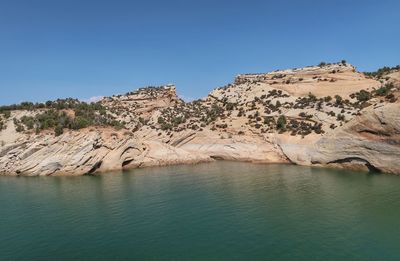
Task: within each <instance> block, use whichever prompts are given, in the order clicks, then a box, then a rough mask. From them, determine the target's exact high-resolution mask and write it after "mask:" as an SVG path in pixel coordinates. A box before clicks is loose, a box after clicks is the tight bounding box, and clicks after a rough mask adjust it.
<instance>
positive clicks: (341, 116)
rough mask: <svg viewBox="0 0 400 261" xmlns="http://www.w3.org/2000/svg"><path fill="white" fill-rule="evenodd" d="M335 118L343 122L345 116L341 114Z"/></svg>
mask: <svg viewBox="0 0 400 261" xmlns="http://www.w3.org/2000/svg"><path fill="white" fill-rule="evenodd" d="M336 118H337V120H338V121H344V120H345V116H344V115H343V114H338V115H337V117H336Z"/></svg>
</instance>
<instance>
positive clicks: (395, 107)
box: [281, 103, 400, 174]
mask: <svg viewBox="0 0 400 261" xmlns="http://www.w3.org/2000/svg"><path fill="white" fill-rule="evenodd" d="M281 146H282V149H283V152H284V153H285V155H287V156H288V157H289V159H290V160H291V161H292V162H294V163H296V164H300V165H323V166H331V167H340V168H350V169H362V170H374V171H381V172H386V173H394V174H400V104H399V103H393V104H385V105H381V106H377V107H376V108H368V109H367V110H365V111H364V112H363V114H362V115H361V116H358V117H356V118H354V119H353V120H352V121H350V122H348V123H347V124H345V125H344V126H343V127H342V128H338V129H337V130H335V131H333V132H332V133H330V135H326V136H324V137H322V138H320V139H319V140H317V141H315V142H314V143H310V144H286V143H284V142H283V144H282V145H281Z"/></svg>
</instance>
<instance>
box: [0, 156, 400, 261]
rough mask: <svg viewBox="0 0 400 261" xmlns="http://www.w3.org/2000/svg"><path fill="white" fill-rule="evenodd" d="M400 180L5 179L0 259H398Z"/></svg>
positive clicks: (283, 170)
mask: <svg viewBox="0 0 400 261" xmlns="http://www.w3.org/2000/svg"><path fill="white" fill-rule="evenodd" d="M399 245H400V177H396V176H390V175H371V174H367V173H360V172H349V171H337V170H324V169H315V168H314V169H313V168H308V167H299V166H291V165H252V164H247V163H233V162H217V163H210V164H201V165H194V166H176V167H164V168H149V169H140V170H133V171H130V172H116V173H109V174H104V175H101V176H84V177H36V178H24V177H20V178H16V177H0V260H266V259H270V260H396V259H397V260H399V259H400V247H399Z"/></svg>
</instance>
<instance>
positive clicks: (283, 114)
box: [0, 62, 400, 176]
mask: <svg viewBox="0 0 400 261" xmlns="http://www.w3.org/2000/svg"><path fill="white" fill-rule="evenodd" d="M381 77H383V76H381ZM399 79H400V78H399V71H398V70H397V69H396V71H393V70H392V71H389V73H387V74H386V75H384V77H383V78H380V79H375V78H373V77H372V76H368V77H367V76H365V75H364V74H362V73H359V72H357V71H356V70H355V68H354V67H353V66H351V65H349V64H347V63H343V62H342V63H337V64H330V65H324V66H312V67H306V68H301V69H291V70H283V71H275V72H271V73H265V74H251V75H239V76H238V77H237V78H236V80H235V83H234V84H230V85H227V86H225V87H221V88H217V89H215V90H214V91H212V92H211V93H210V94H209V95H208V96H207V97H205V98H204V99H202V100H198V101H194V102H191V103H185V102H184V101H182V100H181V99H179V98H178V96H177V94H176V89H175V86H173V85H168V86H161V87H157V88H155V87H148V88H143V89H139V90H137V91H135V92H131V93H127V94H125V95H116V96H112V97H105V98H103V100H101V102H100V103H101V105H102V106H103V108H104V111H102V113H103V114H104V115H105V116H104V117H111V118H113V119H115V120H116V121H119V122H121V123H122V122H123V123H124V124H123V125H124V126H125V127H124V128H123V129H120V130H117V129H113V128H112V127H105V126H102V127H99V126H92V127H89V128H84V129H80V130H64V133H63V134H62V135H60V136H58V137H55V134H54V130H51V129H46V130H44V131H41V132H39V133H38V134H36V133H35V131H34V129H32V128H31V129H29V130H27V131H22V132H17V131H16V124H19V125H21V124H23V122H24V120H23V117H24V116H27V115H28V116H29V115H35V114H37V113H38V111H35V110H19V111H12V112H11V114H10V115H9V116H8V117H5V116H4V117H3V116H2V114H1V113H0V119H1V120H2V122H4V124H3V126H5V129H3V130H0V141H1V145H2V146H0V174H4V175H25V176H39V175H44V176H49V175H85V174H94V173H101V172H107V171H112V170H121V169H130V168H140V167H148V166H162V165H170V164H191V163H198V162H206V161H213V160H235V161H248V162H257V163H294V164H299V165H308V166H324V167H335V168H350V169H362V170H373V171H380V172H385V173H394V174H400V160H399V159H400V113H399V111H400V103H399V100H400V85H399V82H400V80H399ZM378 80H380V81H382V83H381V82H380V81H378ZM378 88H380V89H379V90H378ZM40 110H41V111H46V108H41V109H40ZM14 123H15V124H14ZM32 124H34V123H32Z"/></svg>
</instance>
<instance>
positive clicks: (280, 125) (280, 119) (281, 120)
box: [276, 115, 286, 130]
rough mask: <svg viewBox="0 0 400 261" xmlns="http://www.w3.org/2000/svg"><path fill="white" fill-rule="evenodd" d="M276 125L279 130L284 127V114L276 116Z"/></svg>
mask: <svg viewBox="0 0 400 261" xmlns="http://www.w3.org/2000/svg"><path fill="white" fill-rule="evenodd" d="M276 127H277V129H279V130H284V129H285V127H286V117H285V115H280V116H279V117H278V120H277V122H276Z"/></svg>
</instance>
